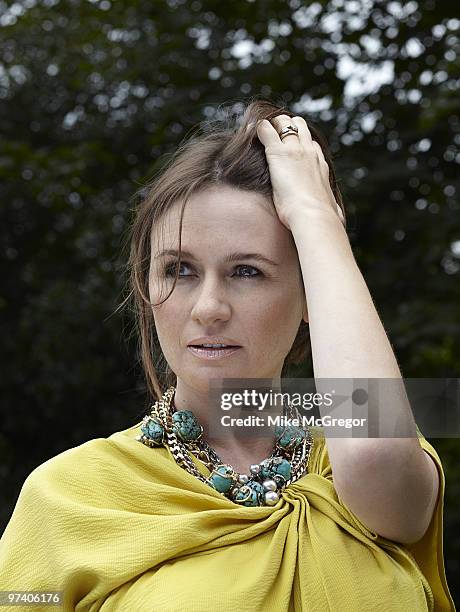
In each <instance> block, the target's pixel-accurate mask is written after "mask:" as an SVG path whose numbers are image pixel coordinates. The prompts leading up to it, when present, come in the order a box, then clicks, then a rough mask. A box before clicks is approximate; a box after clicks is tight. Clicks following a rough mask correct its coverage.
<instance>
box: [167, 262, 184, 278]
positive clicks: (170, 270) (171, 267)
mask: <svg viewBox="0 0 460 612" xmlns="http://www.w3.org/2000/svg"><path fill="white" fill-rule="evenodd" d="M180 265H181V266H186V267H187V264H186V263H184V262H183V261H182V262H181V264H180ZM176 270H177V262H173V263H170V264H167V265H166V266H165V271H164V273H165V276H176ZM181 276H183V275H181V273H180V271H179V278H181ZM186 276H188V275H186Z"/></svg>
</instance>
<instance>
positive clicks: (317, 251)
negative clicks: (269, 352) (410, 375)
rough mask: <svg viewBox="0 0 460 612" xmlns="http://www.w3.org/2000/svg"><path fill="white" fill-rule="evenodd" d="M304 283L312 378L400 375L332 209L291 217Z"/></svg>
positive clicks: (344, 234) (395, 376) (392, 376)
mask: <svg viewBox="0 0 460 612" xmlns="http://www.w3.org/2000/svg"><path fill="white" fill-rule="evenodd" d="M291 231H292V234H293V237H294V240H295V243H296V247H297V251H298V254H299V259H300V265H301V269H302V275H303V280H304V286H305V293H306V298H307V306H308V317H309V327H310V339H311V348H312V358H313V370H314V375H315V378H341V377H343V378H398V377H400V376H401V373H400V371H399V367H398V364H397V361H396V358H395V355H394V353H393V350H392V348H391V345H390V342H389V340H388V338H387V335H386V333H385V330H384V328H383V325H382V322H381V321H380V318H379V316H378V314H377V311H376V308H375V306H374V303H373V301H372V297H371V295H370V293H369V290H368V288H367V286H366V283H365V281H364V278H363V276H362V274H361V272H360V270H359V268H358V265H357V263H356V260H355V258H354V255H353V252H352V249H351V245H350V243H349V240H348V236H347V233H346V231H345V228H344V227H343V225H342V223H341V221H340V219H339V218H338V217H337V215H335V214H334V212H333V211H332V210H331V212H329V211H310V210H308V209H306V210H305V211H302V212H301V213H299V214H298V215H297V217H295V218H294V219H293V220H292V221H291Z"/></svg>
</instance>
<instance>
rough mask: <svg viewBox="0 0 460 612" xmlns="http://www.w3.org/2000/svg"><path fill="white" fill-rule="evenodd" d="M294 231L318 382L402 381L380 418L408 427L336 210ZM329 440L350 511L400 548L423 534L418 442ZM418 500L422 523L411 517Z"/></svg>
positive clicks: (301, 218)
mask: <svg viewBox="0 0 460 612" xmlns="http://www.w3.org/2000/svg"><path fill="white" fill-rule="evenodd" d="M290 228H291V231H292V234H293V237H294V240H295V243H296V247H297V251H298V254H299V259H300V265H301V269H302V275H303V280H304V287H305V293H306V298H307V307H308V319H309V327H310V338H311V350H312V360H313V370H314V376H315V378H316V379H321V378H325V379H328V378H330V379H334V378H366V379H367V378H385V379H399V380H396V381H395V385H394V386H395V393H394V394H391V395H392V398H391V399H390V397H386V396H384V397H383V399H384V401H385V404H383V405H381V406H377V412H378V411H379V410H386V411H390V418H391V416H392V415H393V414H394V415H397V416H398V423H401V424H402V421H405V422H406V424H408V425H406V427H407V426H411V425H412V424H413V423H414V420H413V415H412V411H411V408H410V405H409V402H408V401H407V397H405V394H404V393H402V394H401V393H398V391H400V387H401V386H402V381H401V373H400V370H399V367H398V364H397V361H396V357H395V355H394V353H393V350H392V348H391V344H390V342H389V340H388V338H387V335H386V333H385V330H384V327H383V325H382V322H381V321H380V318H379V316H378V314H377V311H376V308H375V306H374V303H373V300H372V297H371V295H370V293H369V290H368V288H367V285H366V283H365V281H364V278H363V276H362V274H361V272H360V270H359V268H358V265H357V263H356V261H355V258H354V255H353V252H352V249H351V245H350V243H349V240H348V236H347V233H346V230H345V228H344V227H343V225H342V223H341V221H340V219H339V218H338V217H337V215H335V213H334V212H333V211H332V210H331V212H330V213H329V212H328V211H327V210H324V211H322V210H310V209H309V208H307V207H306V209H305V211H304V210H302V211H301V212H299V213H298V214H297V216H296V217H294V218H293V219H291V220H290ZM398 383H399V384H398ZM398 387H399V388H398ZM369 401H371V400H369ZM387 416H388V414H387ZM401 417H403V418H402V421H401ZM348 431H352V430H348ZM325 435H326V438H327V447H328V453H329V458H330V461H331V466H332V469H333V473H334V482H335V486H336V489H337V491H338V492H339V494H340V495H341V497H342V498H343V499H344V501H345V502H346V503H347V504H348V505H349V506H350V507H351V509H352V510H353V511H354V512H355V513H356V514H358V515H359V516H360V517H361V519H362V520H363V521H364V522H366V523H367V525H368V526H369V527H370V528H373V529H375V530H376V531H377V532H379V533H381V534H382V535H384V536H386V537H390V538H393V539H401V541H403V539H404V538H406V537H407V538H411V537H412V535H411V534H412V533H416V534H417V533H419V530H420V529H421V527H420V529H419V527H418V525H419V526H423V525H424V521H425V520H426V516H427V515H426V503H427V498H428V499H429V498H430V492H431V489H432V484H433V474H432V472H431V468H430V466H429V465H427V462H426V457H424V452H423V450H422V449H421V447H420V445H419V442H418V440H417V439H416V438H413V437H412V438H411V437H408V438H356V437H355V438H353V437H347V438H337V437H328V436H327V432H326V431H325ZM395 475H397V478H395ZM408 493H409V494H410V495H409V499H408V495H407V494H408ZM410 496H412V498H411V499H410ZM417 499H418V500H419V505H420V512H419V515H418V516H417V512H416V511H414V512H413V513H412V514H410V513H409V512H408V510H407V505H408V503H410V502H412V503H414V502H415V503H417ZM384 507H385V508H386V509H387V518H386V519H385V520H383V518H382V508H384ZM408 521H409V522H408ZM389 525H391V527H389ZM412 529H415V531H413V532H412V531H411V530H412Z"/></svg>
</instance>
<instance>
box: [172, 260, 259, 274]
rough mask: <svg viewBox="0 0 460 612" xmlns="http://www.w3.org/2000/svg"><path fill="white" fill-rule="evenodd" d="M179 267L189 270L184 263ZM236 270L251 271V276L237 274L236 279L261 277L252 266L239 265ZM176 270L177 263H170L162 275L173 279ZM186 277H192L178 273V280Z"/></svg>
mask: <svg viewBox="0 0 460 612" xmlns="http://www.w3.org/2000/svg"><path fill="white" fill-rule="evenodd" d="M181 266H185V267H186V268H189V267H190V266H189V264H187V263H186V262H184V261H182V262H181ZM236 269H237V270H246V271H247V270H252V271H253V273H252V274H237V277H239V278H255V277H258V276H261V275H262V274H261V272H260V271H259V270H258V269H257V268H254V266H249V265H240V266H236ZM176 270H177V262H172V263H170V264H167V265H166V266H165V269H164V274H165V276H172V277H175V276H176ZM188 276H192V275H191V274H181V273H180V271H179V275H178V278H185V277H188Z"/></svg>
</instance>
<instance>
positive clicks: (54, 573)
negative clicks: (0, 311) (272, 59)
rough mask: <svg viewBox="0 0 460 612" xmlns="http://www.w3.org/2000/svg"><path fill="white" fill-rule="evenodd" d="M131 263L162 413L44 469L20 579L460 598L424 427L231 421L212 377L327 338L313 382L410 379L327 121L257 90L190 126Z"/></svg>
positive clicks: (438, 470)
mask: <svg viewBox="0 0 460 612" xmlns="http://www.w3.org/2000/svg"><path fill="white" fill-rule="evenodd" d="M210 127H211V128H213V127H214V126H213V124H212V123H211V124H210ZM130 263H131V270H132V277H131V278H132V293H133V295H134V297H135V300H136V302H135V303H136V311H137V315H138V326H139V332H140V345H141V357H142V363H143V367H144V370H145V374H146V379H147V383H148V387H149V390H150V392H151V395H152V398H153V400H154V402H155V403H154V406H153V407H152V412H151V414H150V415H146V417H145V418H144V419H143V420H142V421H141V422H139V423H137V424H135V425H133V427H130V428H129V429H127V430H124V431H120V432H116V433H114V434H112V435H111V436H110V437H109V438H107V439H102V438H99V439H95V440H90V441H88V442H86V443H85V444H82V445H81V446H78V447H76V448H73V449H69V450H68V451H66V452H64V453H61V454H60V455H58V456H56V457H54V458H53V459H51V460H49V461H47V462H46V463H44V464H42V465H41V466H39V467H38V468H36V469H35V470H34V471H33V472H32V474H30V475H29V477H28V478H27V480H26V482H25V484H24V486H23V489H22V491H21V494H20V497H19V500H18V502H17V505H16V508H15V511H14V513H13V516H12V518H11V521H10V523H9V525H8V527H7V529H6V532H5V534H4V536H3V538H2V541H1V546H0V577H1V584H2V587H1V588H2V589H4V590H5V589H10V590H17V589H22V590H24V589H28V590H33V591H50V590H58V591H61V592H62V597H63V601H64V609H66V610H72V609H75V610H91V611H94V610H159V611H161V612H182V611H185V610H187V611H193V612H195V611H196V612H198V611H199V612H204V611H207V610H214V609H215V608H217V609H220V610H225V611H227V610H228V611H230V610H232V611H233V610H235V609H238V610H248V611H249V610H251V611H252V610H270V611H273V612H281V611H286V612H290V611H310V610H311V611H323V610H334V611H335V610H341V611H348V610H351V611H358V610H367V611H370V610H375V611H377V610H379V611H380V610H389V611H395V612H396V611H401V612H403V611H404V612H407V611H408V610H411V611H412V610H414V611H415V610H439V611H441V610H453V609H454V604H453V601H452V599H451V596H450V594H449V590H448V586H447V583H446V578H445V572H444V565H443V556H442V527H443V526H442V511H443V496H444V486H445V481H444V473H443V469H442V465H441V461H440V459H439V456H438V454H437V453H436V451H435V450H434V448H433V447H432V446H431V445H430V444H429V443H428V442H427V441H426V440H425V439H424V438H423V436H420V438H418V437H409V438H381V439H377V438H361V439H356V438H351V437H348V438H345V439H344V438H333V437H329V438H327V437H325V436H324V435H321V433H320V432H318V431H315V434H316V435H314V436H313V437H311V436H309V433H311V432H308V431H306V430H304V429H302V428H297V429H295V430H294V431H293V432H292V431H291V432H290V434H289V435H287V434H286V431H287V430H285V429H284V428H281V433H282V434H283V432H284V434H286V436H287V438H288V439H287V442H286V439H285V438H283V436H282V435H280V432H279V431H278V430H277V432H276V438H275V440H274V439H273V438H268V437H266V436H265V437H264V436H259V437H256V438H244V437H242V436H238V435H234V434H233V433H231V434H229V435H228V436H226V437H222V436H221V437H219V436H217V435H216V434H215V433H214V435H213V434H212V425H213V423H212V419H213V416H212V413H211V408H212V406H211V402H210V399H209V398H210V394H209V391H210V387H211V382H210V381H212V379H220V380H222V379H257V380H266V379H268V380H270V379H275V380H276V379H279V378H280V376H284V375H285V373H286V371H287V368H288V367H289V365H290V364H292V363H300V362H301V361H302V359H303V358H304V356H305V354H306V351H307V350H308V336H309V335H310V337H311V350H312V358H313V367H314V375H315V378H324V379H327V378H356V377H359V378H394V379H400V378H401V374H400V372H399V369H398V366H397V363H396V359H395V356H394V354H393V352H392V349H391V346H390V343H389V341H388V339H387V337H386V334H385V332H384V329H383V326H382V324H381V322H380V319H379V317H378V315H377V313H376V311H375V308H374V306H373V302H372V299H371V296H370V295H369V292H368V290H367V287H366V284H365V282H364V280H363V277H362V276H361V274H360V272H359V269H358V267H357V265H356V262H355V260H354V257H353V254H352V250H351V247H350V244H349V241H348V238H347V234H346V230H345V216H344V210H343V203H342V198H341V195H340V192H339V189H338V187H337V183H336V179H335V174H334V169H333V166H332V161H331V158H330V156H329V154H328V151H327V146H326V144H325V141H324V139H323V138H322V137H321V135H320V134H319V132H318V131H317V130H316V129H314V128H313V127H312V126H308V125H307V123H306V121H305V120H304V119H303V118H301V117H299V116H293V115H292V113H289V112H287V111H286V110H284V109H280V108H278V107H276V106H275V105H272V104H271V103H269V102H264V101H260V100H258V101H253V102H251V103H250V104H249V105H248V106H247V108H246V110H245V113H244V114H243V116H242V117H241V119H240V121H239V123H237V124H235V125H227V126H225V127H224V128H222V129H214V131H209V132H208V133H205V134H204V135H200V136H198V137H194V138H191V139H190V140H189V141H188V142H186V143H184V144H183V145H182V146H181V147H180V149H179V150H178V152H177V154H176V155H175V156H174V158H173V159H172V160H171V161H170V163H169V165H168V167H167V168H166V169H163V171H162V172H161V174H160V176H159V177H157V179H156V180H155V181H154V182H153V184H152V185H151V186H150V189H149V190H147V193H146V194H145V197H144V199H143V202H142V205H141V206H140V207H139V210H138V211H137V215H136V219H135V222H134V226H133V228H132V236H131V258H130ZM165 290H166V291H165ZM307 304H308V307H307ZM157 344H158V345H159V347H160V348H161V353H162V357H164V360H165V362H166V370H165V376H163V377H161V376H158V374H162V369H161V367H160V365H157V366H155V364H154V360H153V358H152V354H153V353H154V351H155V350H156V348H157ZM203 344H214V345H216V344H217V345H221V344H224V345H231V346H232V347H233V348H231V349H229V348H227V349H219V348H211V347H209V348H203V347H202V345H203ZM200 347H201V348H200ZM236 347H237V348H236ZM160 378H163V380H162V381H161V382H160ZM398 410H399V411H400V413H401V414H403V416H405V417H406V419H407V420H408V421H410V419H411V414H410V409H409V408H408V407H407V406H403V405H402V404H401V406H398ZM404 411H406V412H404ZM205 433H206V434H207V435H206V436H205V435H204V434H205ZM291 434H292V435H291ZM296 449H297V450H296ZM299 449H300V450H299ZM275 451H276V452H275ZM200 453H201V454H200ZM266 458H270V461H269V462H268V463H264V462H263V461H262V460H264V459H266ZM288 464H289V465H288ZM219 466H220V467H219ZM223 466H224V467H223ZM282 468H283V469H284V468H286V469H287V471H286V472H283V471H282ZM15 609H17V607H15Z"/></svg>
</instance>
